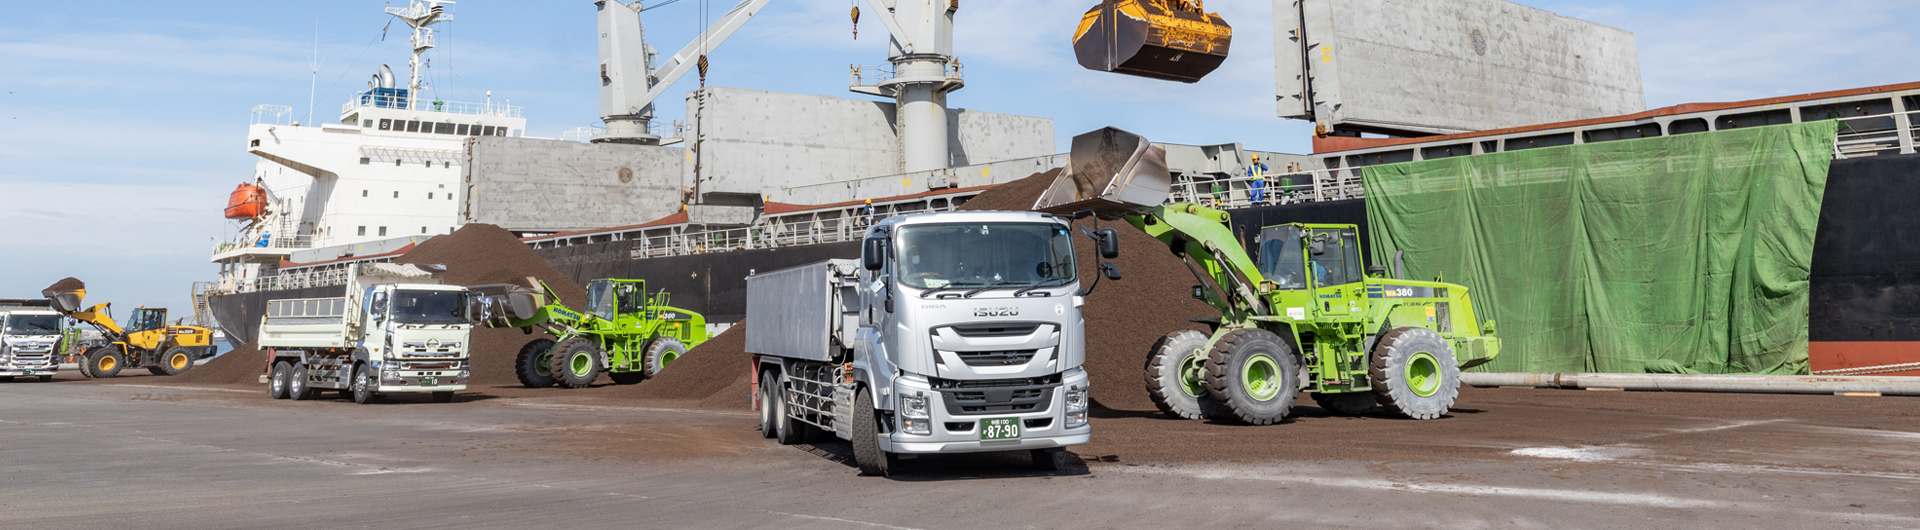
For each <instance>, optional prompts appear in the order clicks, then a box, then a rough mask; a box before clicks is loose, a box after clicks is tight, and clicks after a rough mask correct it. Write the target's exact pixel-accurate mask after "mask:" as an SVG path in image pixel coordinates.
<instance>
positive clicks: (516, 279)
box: [393, 223, 587, 389]
mask: <svg viewBox="0 0 1920 530" xmlns="http://www.w3.org/2000/svg"><path fill="white" fill-rule="evenodd" d="M393 261H394V262H395V263H408V264H415V265H433V264H438V265H445V266H446V267H447V272H446V274H445V275H443V276H442V277H441V278H442V279H444V280H445V281H446V282H447V283H449V284H453V285H466V286H473V285H486V284H494V283H511V284H518V285H527V283H528V282H527V278H528V277H532V278H534V279H537V280H540V281H543V282H546V284H547V286H548V287H551V288H553V291H554V294H557V295H559V296H560V301H561V302H562V303H565V304H567V305H568V306H570V307H576V308H577V307H582V306H585V305H586V303H587V290H586V289H585V288H582V287H580V284H577V283H573V279H571V278H568V277H567V276H566V275H564V274H560V271H558V270H555V269H554V268H553V266H552V265H548V264H547V262H546V260H542V259H540V256H539V255H538V254H534V252H533V249H532V248H529V247H527V245H526V243H522V242H520V238H518V237H514V236H513V233H512V232H508V231H507V230H506V229H504V228H500V227H498V226H494V225H489V224H480V223H473V224H468V225H466V226H462V227H460V229H459V230H455V231H454V232H453V233H451V234H447V235H444V236H438V237H435V238H433V239H428V240H427V241H426V242H425V243H421V244H420V245H419V246H417V247H414V249H413V250H411V251H408V252H407V253H406V254H405V255H402V256H400V257H398V258H395V259H394V260H393ZM540 338H549V337H546V336H545V335H543V334H542V333H541V332H540V330H538V329H536V330H534V333H533V334H532V335H528V334H526V333H524V332H522V331H521V330H520V329H518V328H501V329H494V328H485V327H476V328H474V330H473V346H472V349H471V355H472V360H471V361H469V363H470V364H471V366H472V371H473V377H472V378H471V379H468V380H467V385H468V386H469V387H471V388H474V389H481V388H487V387H495V386H516V387H517V386H519V385H520V380H519V379H518V378H516V377H515V376H514V374H513V360H514V357H515V356H518V355H519V354H520V347H521V346H524V345H526V344H527V342H529V341H532V340H535V339H540Z"/></svg>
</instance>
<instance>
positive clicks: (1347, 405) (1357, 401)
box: [1313, 392, 1379, 416]
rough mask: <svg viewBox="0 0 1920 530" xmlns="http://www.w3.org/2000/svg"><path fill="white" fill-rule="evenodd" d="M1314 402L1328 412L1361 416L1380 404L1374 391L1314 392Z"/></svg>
mask: <svg viewBox="0 0 1920 530" xmlns="http://www.w3.org/2000/svg"><path fill="white" fill-rule="evenodd" d="M1313 403H1314V404H1316V405H1320V408H1322V409H1326V411H1327V412H1331V413H1334V414H1339V415H1341V416H1359V415H1361V414H1366V413H1368V412H1373V408H1374V407H1375V406H1378V405H1379V400H1378V399H1376V398H1374V397H1373V393H1372V392H1344V393H1340V394H1329V393H1326V392H1314V393H1313Z"/></svg>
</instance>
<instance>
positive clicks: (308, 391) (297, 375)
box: [287, 363, 320, 401]
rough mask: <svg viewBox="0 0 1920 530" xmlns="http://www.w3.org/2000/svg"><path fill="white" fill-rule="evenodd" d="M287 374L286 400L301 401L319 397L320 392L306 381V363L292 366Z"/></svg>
mask: <svg viewBox="0 0 1920 530" xmlns="http://www.w3.org/2000/svg"><path fill="white" fill-rule="evenodd" d="M287 374H288V375H287V399H291V400H294V401H302V400H309V399H313V398H317V397H320V392H319V391H317V390H315V389H314V388H313V385H311V384H309V382H308V381H307V363H300V364H296V365H293V369H292V370H288V371H287Z"/></svg>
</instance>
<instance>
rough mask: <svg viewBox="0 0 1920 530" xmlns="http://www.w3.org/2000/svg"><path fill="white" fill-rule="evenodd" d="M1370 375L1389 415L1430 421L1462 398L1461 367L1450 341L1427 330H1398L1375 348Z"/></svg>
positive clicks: (1378, 396)
mask: <svg viewBox="0 0 1920 530" xmlns="http://www.w3.org/2000/svg"><path fill="white" fill-rule="evenodd" d="M1372 361H1373V362H1371V363H1369V365H1368V370H1367V375H1368V376H1369V377H1370V378H1372V379H1373V395H1374V397H1376V398H1378V399H1379V400H1380V406H1381V407H1384V408H1386V409H1387V411H1389V412H1392V413H1395V414H1399V415H1402V416H1406V417H1408V418H1413V419H1416V420H1431V419H1436V418H1439V417H1441V416H1444V415H1446V414H1447V411H1448V410H1449V409H1452V408H1453V401H1454V399H1455V398H1458V397H1460V364H1459V363H1458V362H1456V361H1455V360H1454V357H1453V346H1452V345H1449V344H1447V339H1445V338H1443V337H1441V336H1440V334H1439V333H1435V332H1434V331H1433V330H1430V329H1426V328H1412V327H1408V328H1395V329H1394V330H1392V331H1388V332H1387V334H1386V335H1384V336H1382V337H1380V342H1379V343H1378V344H1375V345H1374V346H1373V359H1372Z"/></svg>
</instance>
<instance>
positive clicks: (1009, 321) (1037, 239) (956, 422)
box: [746, 212, 1091, 468]
mask: <svg viewBox="0 0 1920 530" xmlns="http://www.w3.org/2000/svg"><path fill="white" fill-rule="evenodd" d="M1072 237H1073V231H1072V227H1071V225H1070V224H1069V223H1068V222H1067V221H1065V220H1063V219H1059V218H1056V217H1053V216H1047V215H1042V214H1036V213H1032V212H968V213H935V214H914V215H906V216H898V217H893V218H889V219H886V220H884V221H881V222H879V223H877V224H876V225H875V226H873V227H871V228H870V229H869V230H868V233H867V238H866V241H867V242H866V243H865V244H864V245H863V248H864V249H865V250H863V252H864V254H865V255H864V256H863V258H862V260H861V261H859V262H855V261H852V260H829V261H824V262H819V263H813V264H808V265H802V266H799V267H793V268H788V269H783V270H778V271H772V272H766V273H760V274H756V275H754V276H751V277H749V278H747V300H748V306H747V318H746V326H747V329H746V331H747V337H746V342H747V352H748V353H751V354H754V356H755V366H756V368H755V372H756V373H755V376H756V381H757V385H756V387H757V388H759V387H766V386H772V387H773V388H772V389H769V390H770V391H771V392H773V393H772V394H764V392H763V395H769V396H773V397H769V399H772V400H774V402H773V403H761V404H760V405H761V406H762V407H768V406H772V407H775V408H776V409H777V410H778V412H772V413H770V414H771V415H772V416H773V417H774V418H775V420H778V421H790V422H795V423H796V424H805V425H807V426H811V427H812V428H817V429H820V430H823V431H826V432H831V433H833V434H834V435H835V436H837V437H840V438H842V439H847V440H852V441H853V442H854V443H855V446H856V448H859V447H862V444H873V445H874V447H876V448H877V451H878V453H874V454H921V453H966V452H982V451H1006V450H1039V451H1042V452H1046V451H1054V450H1057V449H1058V448H1060V447H1065V446H1070V445H1076V444H1082V443H1086V442H1087V441H1088V440H1089V438H1090V435H1091V429H1090V428H1089V427H1088V425H1087V423H1086V406H1087V400H1086V391H1087V386H1088V381H1087V374H1086V372H1085V370H1083V369H1082V368H1081V365H1082V364H1083V363H1084V360H1085V357H1086V352H1085V344H1086V339H1085V334H1084V326H1085V324H1084V321H1083V320H1082V318H1081V316H1080V306H1081V304H1082V303H1083V301H1084V300H1083V298H1082V297H1081V296H1080V293H1079V286H1080V282H1079V278H1077V277H1076V274H1077V269H1076V266H1075V264H1074V262H1073V249H1072V245H1071V239H1072ZM869 266H873V267H875V268H869ZM858 396H865V398H867V399H870V401H871V403H872V405H871V407H872V409H871V410H857V409H855V408H854V404H855V403H857V402H859V401H857V400H856V397H858ZM862 418H871V419H872V420H873V421H874V422H875V423H874V424H873V425H872V426H873V427H874V429H873V431H871V432H872V434H873V436H874V438H873V439H871V440H868V439H863V434H862V433H865V432H868V431H863V430H861V427H864V426H862V425H859V424H857V422H859V421H862ZM766 419H768V416H763V420H766ZM856 452H858V450H856ZM1048 454H1051V453H1048ZM865 467H866V466H865V465H864V464H863V468H865Z"/></svg>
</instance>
